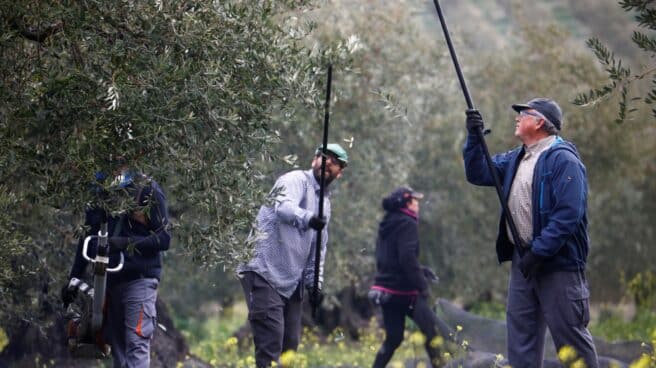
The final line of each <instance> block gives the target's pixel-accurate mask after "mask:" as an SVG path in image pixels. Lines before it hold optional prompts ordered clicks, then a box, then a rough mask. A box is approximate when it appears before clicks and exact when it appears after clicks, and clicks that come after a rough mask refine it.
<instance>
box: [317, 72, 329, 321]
mask: <svg viewBox="0 0 656 368" xmlns="http://www.w3.org/2000/svg"><path fill="white" fill-rule="evenodd" d="M327 79H328V80H327V82H326V103H325V105H324V119H323V143H322V146H321V151H322V152H321V180H320V182H319V214H318V216H319V218H323V197H324V191H325V188H326V154H327V148H328V122H329V120H330V84H331V82H332V79H333V66H332V64H328V77H327ZM322 232H323V229H322V230H320V231H317V243H316V247H315V253H314V285H313V287H312V294H313V298H312V301H313V303H312V318H314V319H315V320H316V318H317V315H318V314H317V313H318V310H319V303H318V297H319V273H320V267H321V233H322Z"/></svg>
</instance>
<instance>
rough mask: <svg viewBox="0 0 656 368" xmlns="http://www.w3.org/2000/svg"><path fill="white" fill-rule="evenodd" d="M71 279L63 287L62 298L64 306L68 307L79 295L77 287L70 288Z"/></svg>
mask: <svg viewBox="0 0 656 368" xmlns="http://www.w3.org/2000/svg"><path fill="white" fill-rule="evenodd" d="M69 284H70V280H69V281H68V282H66V285H64V287H63V288H62V289H61V300H62V303H64V308H68V305H69V304H71V303H73V301H74V300H75V297H76V296H77V288H73V289H69V288H68V285H69Z"/></svg>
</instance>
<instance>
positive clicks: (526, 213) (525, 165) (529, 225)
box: [506, 135, 556, 246]
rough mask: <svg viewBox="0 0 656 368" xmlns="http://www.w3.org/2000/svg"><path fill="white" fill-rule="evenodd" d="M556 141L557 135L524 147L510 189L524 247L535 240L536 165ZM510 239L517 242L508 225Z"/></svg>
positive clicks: (513, 210) (512, 208)
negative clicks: (534, 200)
mask: <svg viewBox="0 0 656 368" xmlns="http://www.w3.org/2000/svg"><path fill="white" fill-rule="evenodd" d="M555 140H556V136H555V135H550V136H548V137H545V138H543V139H541V140H539V141H538V142H536V143H534V144H532V145H530V146H526V147H524V150H525V153H524V157H522V160H521V161H520V163H519V166H518V167H517V172H516V173H515V178H514V179H513V183H512V186H511V187H510V194H509V195H508V209H509V210H510V213H511V214H512V219H513V221H515V226H517V232H518V233H519V238H520V240H521V241H522V243H523V244H522V245H523V246H529V245H530V244H531V241H532V240H533V200H532V198H533V171H534V170H535V164H536V163H537V162H538V158H539V157H540V155H541V154H542V152H544V151H546V150H547V148H549V147H550V146H551V145H552V144H553V142H554V141H555ZM506 229H507V231H508V238H509V239H510V241H511V242H512V243H513V244H514V243H515V241H514V239H513V237H512V232H511V231H510V226H508V225H507V224H506Z"/></svg>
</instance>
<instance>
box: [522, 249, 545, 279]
mask: <svg viewBox="0 0 656 368" xmlns="http://www.w3.org/2000/svg"><path fill="white" fill-rule="evenodd" d="M543 261H544V257H541V256H538V255H536V254H535V253H533V252H531V251H530V250H528V251H526V252H525V253H524V255H523V256H522V258H520V259H519V270H520V271H521V272H522V275H524V278H525V279H527V280H530V279H531V277H534V276H535V274H536V273H537V272H538V270H539V269H540V266H542V262H543Z"/></svg>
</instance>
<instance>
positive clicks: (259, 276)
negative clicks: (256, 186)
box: [237, 143, 348, 368]
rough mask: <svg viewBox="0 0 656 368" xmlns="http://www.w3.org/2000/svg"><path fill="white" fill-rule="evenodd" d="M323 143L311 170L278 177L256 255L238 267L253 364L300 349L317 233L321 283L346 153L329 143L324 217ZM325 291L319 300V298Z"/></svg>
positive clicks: (262, 215) (261, 221)
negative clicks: (333, 188)
mask: <svg viewBox="0 0 656 368" xmlns="http://www.w3.org/2000/svg"><path fill="white" fill-rule="evenodd" d="M322 151H323V150H322V147H321V146H320V147H319V148H317V150H316V151H315V154H314V158H313V159H312V164H311V168H310V169H309V170H293V171H290V172H288V173H286V174H284V175H282V176H281V177H279V178H278V180H276V183H275V185H274V187H273V190H272V192H271V193H273V194H274V195H275V199H274V200H273V201H271V203H270V204H265V205H263V206H262V207H260V211H259V213H258V215H257V219H256V221H257V228H258V231H259V233H260V234H258V236H257V237H256V241H257V244H256V247H255V253H254V254H255V255H254V257H253V258H252V259H251V260H250V262H248V263H246V264H242V265H241V266H239V268H238V269H237V272H238V275H239V279H240V281H241V284H242V288H243V289H244V294H245V296H246V304H247V305H248V320H249V322H250V324H251V329H252V331H253V342H254V345H255V365H256V366H257V367H258V368H260V367H269V366H271V364H272V362H276V363H278V364H279V363H280V362H279V359H280V356H281V354H282V353H283V352H285V351H288V350H296V348H297V347H298V344H299V341H300V338H301V316H302V311H301V305H302V300H303V294H306V295H308V296H309V297H310V298H313V295H314V293H312V292H308V293H305V290H304V289H305V288H308V289H309V288H311V286H312V285H313V281H314V279H313V278H314V257H315V247H316V243H317V241H316V234H317V232H319V231H322V235H321V262H320V267H319V288H321V285H322V283H323V269H324V267H323V264H324V258H325V255H326V245H327V243H328V222H329V221H330V191H329V188H330V186H329V185H330V184H331V183H332V182H333V181H334V180H336V179H338V178H339V177H341V176H342V173H343V170H344V168H345V167H346V165H347V163H348V154H347V153H346V151H345V150H344V148H342V147H341V146H340V145H339V144H336V143H330V144H328V145H327V146H326V168H325V175H324V181H325V184H326V196H325V198H324V207H323V211H324V212H323V217H322V218H320V217H318V216H317V213H318V209H319V189H320V185H319V182H320V180H321V160H322ZM320 291H321V290H319V295H318V297H319V300H317V301H316V302H317V304H318V303H320V302H321V295H322V294H321V292H320Z"/></svg>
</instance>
